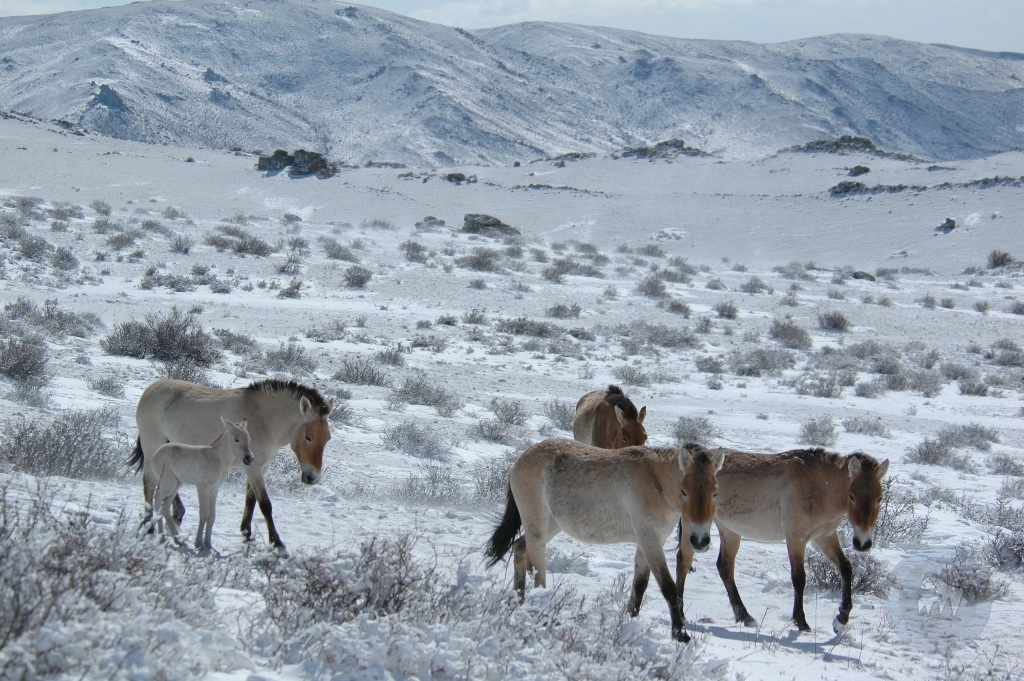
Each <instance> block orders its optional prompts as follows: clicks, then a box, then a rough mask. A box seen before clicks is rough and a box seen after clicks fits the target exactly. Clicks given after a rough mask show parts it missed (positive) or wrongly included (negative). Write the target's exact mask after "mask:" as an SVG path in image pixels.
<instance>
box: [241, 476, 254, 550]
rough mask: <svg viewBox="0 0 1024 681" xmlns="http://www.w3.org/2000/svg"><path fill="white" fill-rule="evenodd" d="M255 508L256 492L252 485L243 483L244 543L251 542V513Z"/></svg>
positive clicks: (242, 528)
mask: <svg viewBox="0 0 1024 681" xmlns="http://www.w3.org/2000/svg"><path fill="white" fill-rule="evenodd" d="M255 508H256V492H255V491H254V490H253V488H252V484H251V483H249V482H248V481H247V482H246V483H245V508H244V509H243V510H242V527H241V530H242V538H243V539H245V541H251V540H252V512H253V510H255Z"/></svg>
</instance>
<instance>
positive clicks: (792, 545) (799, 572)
mask: <svg viewBox="0 0 1024 681" xmlns="http://www.w3.org/2000/svg"><path fill="white" fill-rule="evenodd" d="M718 451H721V452H723V453H724V454H725V465H724V466H723V467H722V470H721V472H719V474H718V486H719V491H720V494H719V497H718V506H717V511H716V513H715V525H716V526H717V527H718V534H719V539H720V541H721V544H720V546H719V550H718V574H719V575H720V576H721V578H722V582H723V583H724V584H725V590H726V591H727V592H728V594H729V603H730V604H731V605H732V610H733V614H734V615H735V616H736V621H737V622H743V623H744V624H746V625H747V626H752V625H754V624H756V621H755V620H754V618H753V617H751V616H750V613H749V612H747V608H746V606H744V605H743V601H742V600H741V599H740V593H739V591H738V590H737V588H736V578H735V575H734V572H735V566H736V552H737V551H739V548H740V538H741V537H747V538H748V539H754V540H756V541H780V540H783V539H785V540H786V547H787V549H788V550H789V567H790V574H791V577H792V580H793V591H794V594H793V620H794V621H795V622H796V625H797V626H798V627H799V628H800V630H801V631H810V629H811V628H810V626H809V625H808V624H807V618H806V617H805V616H804V585H805V584H806V581H807V577H806V572H805V569H804V554H805V551H806V549H807V542H813V543H814V545H815V546H817V547H818V548H819V549H821V552H822V553H823V554H824V555H825V557H826V558H828V559H829V560H830V561H832V563H834V564H835V566H836V568H838V570H839V574H840V577H841V578H842V601H841V602H840V605H839V614H838V615H837V616H836V618H835V620H834V621H833V623H832V627H833V629H834V630H835V632H836V633H839V632H840V631H841V630H842V628H843V627H845V626H846V624H847V623H848V622H849V619H850V611H851V610H852V609H853V599H852V595H851V592H852V587H851V581H852V578H853V568H852V566H851V565H850V560H849V559H848V558H847V557H846V554H845V553H843V547H842V545H841V544H840V541H839V533H838V531H837V530H838V528H839V524H840V523H841V522H842V520H843V518H844V517H846V516H847V515H849V517H850V524H851V525H853V532H854V535H853V548H855V549H856V550H858V551H867V550H868V549H870V548H871V543H872V537H873V535H874V530H875V523H876V522H877V520H878V508H879V504H880V502H881V500H882V478H883V477H885V474H886V473H887V472H888V470H889V461H888V459H887V460H885V461H883V462H881V463H879V462H878V461H877V460H876V459H874V458H873V457H871V456H869V455H867V454H864V453H863V452H856V453H854V454H850V455H849V456H841V455H839V454H835V453H832V452H826V451H825V450H823V449H797V450H792V451H788V452H783V453H781V454H751V453H747V452H738V451H735V450H732V449H723V450H718ZM676 558H677V563H676V576H677V581H678V582H679V598H680V600H682V597H683V589H684V587H685V580H686V574H687V573H688V572H689V570H690V565H691V564H692V563H693V551H692V550H691V549H690V547H688V546H687V545H686V544H685V543H684V542H680V544H679V551H678V553H677V555H676Z"/></svg>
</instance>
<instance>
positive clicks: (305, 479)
mask: <svg viewBox="0 0 1024 681" xmlns="http://www.w3.org/2000/svg"><path fill="white" fill-rule="evenodd" d="M300 479H301V480H302V483H303V484H304V485H315V484H316V483H318V482H320V471H318V470H317V469H315V468H313V467H312V466H304V467H303V468H302V475H301V476H300Z"/></svg>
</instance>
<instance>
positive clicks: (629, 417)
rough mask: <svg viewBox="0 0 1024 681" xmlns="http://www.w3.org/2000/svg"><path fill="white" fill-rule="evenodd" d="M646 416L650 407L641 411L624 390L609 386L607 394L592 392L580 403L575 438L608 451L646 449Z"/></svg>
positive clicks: (577, 408)
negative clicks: (634, 447)
mask: <svg viewBox="0 0 1024 681" xmlns="http://www.w3.org/2000/svg"><path fill="white" fill-rule="evenodd" d="M646 416H647V407H646V406H645V407H642V408H641V409H640V410H637V408H636V405H634V404H633V402H632V400H630V399H629V398H628V397H626V394H625V393H624V392H622V388H620V387H619V386H617V385H609V386H608V389H607V390H594V391H591V392H589V393H587V394H586V395H584V396H583V397H581V398H580V399H579V401H578V402H576V416H575V418H574V419H573V422H572V436H573V437H574V438H576V440H578V441H580V442H582V443H583V444H585V445H593V446H594V447H602V448H604V449H619V448H621V447H632V446H634V445H642V444H644V443H645V442H647V431H646V430H645V429H644V418H645V417H646Z"/></svg>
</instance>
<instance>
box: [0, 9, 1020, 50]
mask: <svg viewBox="0 0 1024 681" xmlns="http://www.w3.org/2000/svg"><path fill="white" fill-rule="evenodd" d="M127 2H128V0H0V16H15V15H27V14H47V13H51V12H65V11H73V10H83V9H94V8H97V7H107V6H112V5H123V4H127ZM358 4H363V5H371V6H374V7H379V8H381V9H386V10H390V11H393V12H398V13H399V14H404V15H407V16H411V17H414V18H416V19H421V20H423V21H430V22H433V23H438V24H445V25H448V26H456V27H459V28H465V29H476V28H489V27H493V26H501V25H505V24H511V23H517V22H522V21H557V22H566V23H574V24H585V25H593V26H607V27H612V28H622V29H628V30H635V31H641V32H644V33H651V34H655V35H666V36H672V37H678V38H697V39H709V40H749V41H753V42H761V43H772V42H781V41H785V40H794V39H798V38H807V37H811V36H819V35H828V34H831V33H873V34H878V35H887V36H891V37H894V38H903V39H906V40H914V41H918V42H925V43H943V44H947V45H956V46H959V47H969V48H974V49H979V50H988V51H993V52H1018V53H1024V30H1022V29H1024V2H1022V0H973V1H972V2H964V0H376V1H373V2H363V3H358Z"/></svg>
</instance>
